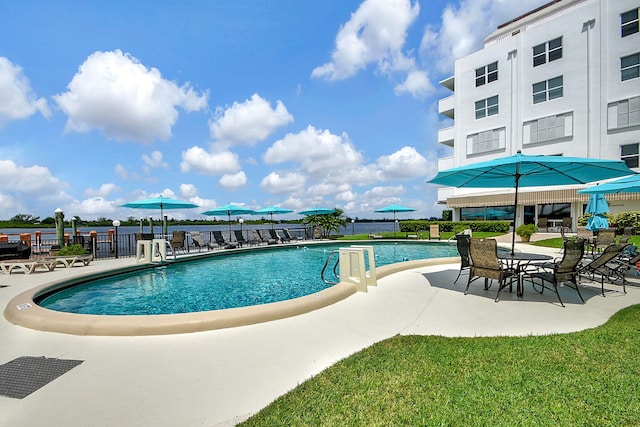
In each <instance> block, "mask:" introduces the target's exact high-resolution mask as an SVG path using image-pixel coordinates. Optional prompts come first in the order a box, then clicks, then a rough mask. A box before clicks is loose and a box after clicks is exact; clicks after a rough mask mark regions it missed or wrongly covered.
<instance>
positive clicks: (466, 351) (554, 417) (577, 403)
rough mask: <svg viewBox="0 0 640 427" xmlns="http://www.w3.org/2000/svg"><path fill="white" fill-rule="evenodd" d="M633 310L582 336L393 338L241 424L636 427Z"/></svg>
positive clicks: (638, 403) (638, 349)
mask: <svg viewBox="0 0 640 427" xmlns="http://www.w3.org/2000/svg"><path fill="white" fill-rule="evenodd" d="M639 355H640V306H634V307H630V308H627V309H625V310H623V311H621V312H619V313H617V314H616V315H615V316H614V317H613V318H612V319H611V320H610V321H609V322H607V323H606V324H605V325H603V326H601V327H598V328H595V329H590V330H586V331H582V332H577V333H572V334H563V335H547V336H540V337H535V336H530V337H519V338H516V337H499V338H444V337H438V336H396V337H393V338H391V339H388V340H386V341H383V342H380V343H377V344H375V345H373V346H371V347H369V348H367V349H365V350H363V351H361V352H359V353H356V354H354V355H353V356H351V357H348V358H347V359H345V360H343V361H340V362H338V363H337V364H335V365H334V366H332V367H330V368H328V369H327V370H325V371H324V372H322V373H320V374H319V375H317V376H316V377H314V378H312V379H310V380H308V381H306V382H304V383H303V384H301V385H299V386H298V387H296V388H295V389H294V390H292V391H291V392H289V393H288V394H286V395H285V396H282V397H280V398H278V399H277V400H276V401H275V402H273V403H272V404H271V405H269V406H268V407H267V408H265V409H263V410H262V411H261V412H259V413H258V414H256V415H255V416H253V417H251V418H250V419H249V420H247V421H246V422H245V423H243V424H241V425H243V426H340V427H342V426H385V427H386V426H639V425H640V380H639V379H640V357H639Z"/></svg>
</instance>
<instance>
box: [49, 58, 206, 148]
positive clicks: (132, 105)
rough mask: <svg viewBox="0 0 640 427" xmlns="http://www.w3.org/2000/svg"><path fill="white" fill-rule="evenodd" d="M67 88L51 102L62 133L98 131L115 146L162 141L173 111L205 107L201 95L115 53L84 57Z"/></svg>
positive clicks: (175, 114) (167, 134) (174, 116)
mask: <svg viewBox="0 0 640 427" xmlns="http://www.w3.org/2000/svg"><path fill="white" fill-rule="evenodd" d="M67 88H68V91H67V92H65V93H62V94H60V95H56V96H54V100H55V101H56V102H57V103H58V105H59V106H60V108H61V109H62V111H64V112H65V114H67V116H68V120H67V123H66V126H65V129H66V131H68V132H89V131H91V130H92V129H99V130H101V131H102V132H103V133H104V134H105V135H106V136H107V137H109V138H113V139H115V140H117V141H128V140H132V141H140V142H151V141H153V140H154V139H161V140H167V139H169V137H171V128H172V127H173V125H174V124H175V123H176V121H177V119H178V110H177V108H176V107H180V108H182V109H183V110H185V111H187V112H191V111H197V110H201V109H203V108H205V107H206V105H207V94H197V93H196V92H195V91H194V90H193V89H192V88H191V86H190V85H189V84H188V83H186V84H184V85H183V86H178V85H177V84H176V83H174V82H172V81H168V80H165V79H163V78H162V75H161V74H160V71H159V70H158V69H156V68H147V67H146V66H145V65H143V64H141V63H140V61H139V60H138V59H136V58H134V57H133V56H131V55H130V54H127V53H122V52H121V51H120V50H115V51H112V52H95V53H93V54H92V55H90V56H89V57H88V58H87V59H86V60H85V62H84V63H83V64H82V65H80V68H79V70H78V72H77V73H76V75H75V76H74V77H73V79H72V80H71V82H70V83H69V84H68V86H67Z"/></svg>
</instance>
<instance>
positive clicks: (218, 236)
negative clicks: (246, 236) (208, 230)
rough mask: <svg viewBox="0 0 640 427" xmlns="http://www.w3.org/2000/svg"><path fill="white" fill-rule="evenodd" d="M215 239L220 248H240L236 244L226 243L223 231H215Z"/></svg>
mask: <svg viewBox="0 0 640 427" xmlns="http://www.w3.org/2000/svg"><path fill="white" fill-rule="evenodd" d="M213 239H214V240H215V241H216V243H217V244H218V246H220V247H221V248H225V249H235V248H237V247H238V244H237V243H235V242H227V241H225V240H224V237H222V231H214V232H213Z"/></svg>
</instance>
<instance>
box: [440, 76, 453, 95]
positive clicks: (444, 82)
mask: <svg viewBox="0 0 640 427" xmlns="http://www.w3.org/2000/svg"><path fill="white" fill-rule="evenodd" d="M440 86H444V87H446V88H447V89H449V90H451V91H454V90H455V87H456V79H455V77H454V76H449V77H447V78H446V79H444V80H440Z"/></svg>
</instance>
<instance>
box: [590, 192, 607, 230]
mask: <svg viewBox="0 0 640 427" xmlns="http://www.w3.org/2000/svg"><path fill="white" fill-rule="evenodd" d="M585 212H586V213H590V214H591V217H590V218H589V220H588V221H587V227H586V228H587V230H591V231H597V230H600V229H601V228H609V221H607V217H606V216H605V215H604V214H606V213H607V212H609V204H608V203H607V199H606V198H605V196H604V194H602V193H592V194H591V195H590V196H589V203H587V208H586V209H585Z"/></svg>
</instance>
